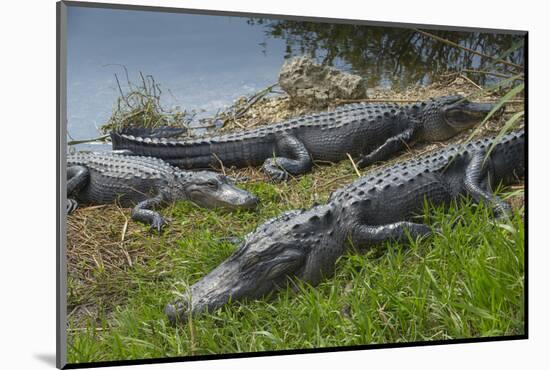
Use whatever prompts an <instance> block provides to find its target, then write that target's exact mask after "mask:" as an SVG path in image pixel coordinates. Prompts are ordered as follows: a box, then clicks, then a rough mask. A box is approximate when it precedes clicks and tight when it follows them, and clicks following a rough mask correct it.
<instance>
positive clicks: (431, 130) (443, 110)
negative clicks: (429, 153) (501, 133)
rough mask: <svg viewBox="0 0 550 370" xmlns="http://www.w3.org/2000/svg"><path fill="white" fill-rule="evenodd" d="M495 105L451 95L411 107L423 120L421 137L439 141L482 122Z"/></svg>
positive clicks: (419, 118) (416, 115)
mask: <svg viewBox="0 0 550 370" xmlns="http://www.w3.org/2000/svg"><path fill="white" fill-rule="evenodd" d="M493 107H494V104H490V103H474V102H471V101H469V100H467V99H466V98H464V97H462V96H460V95H451V96H443V97H440V98H436V99H432V100H429V101H426V102H422V103H417V104H413V105H411V106H410V109H411V110H412V114H413V115H414V116H415V117H416V118H417V119H418V120H419V121H420V122H421V125H422V130H421V134H420V135H421V139H423V140H429V141H438V140H446V139H449V138H451V137H453V136H454V135H456V134H457V133H459V132H460V131H463V130H466V129H468V128H471V127H473V126H475V125H477V124H478V123H481V121H482V120H483V119H484V118H485V117H486V116H487V114H488V113H489V112H490V111H491V109H493Z"/></svg>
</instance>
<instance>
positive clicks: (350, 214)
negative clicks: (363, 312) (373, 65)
mask: <svg viewBox="0 0 550 370" xmlns="http://www.w3.org/2000/svg"><path fill="white" fill-rule="evenodd" d="M494 140H495V139H494V138H492V139H488V138H485V139H481V140H477V141H475V142H472V143H470V144H467V145H466V146H460V145H453V146H449V147H447V148H445V149H443V150H440V151H436V152H434V153H432V154H428V155H424V156H422V157H419V158H417V159H411V160H408V161H405V162H402V163H397V164H395V165H393V166H390V167H388V168H385V169H380V170H376V171H374V172H372V173H370V174H367V175H366V176H363V177H361V178H359V179H357V180H356V181H355V182H353V183H352V184H350V185H348V186H345V187H343V188H341V189H339V190H337V191H335V192H334V193H332V194H331V196H330V198H329V200H328V202H327V203H326V204H324V205H319V206H316V207H313V208H311V209H309V210H306V211H290V212H286V213H284V214H282V215H281V216H279V217H276V218H274V219H271V220H269V221H267V222H265V223H264V224H263V225H261V226H259V227H258V228H257V229H256V230H255V231H254V232H252V233H250V234H248V235H247V236H246V237H245V240H244V241H243V243H242V245H241V246H240V247H239V248H238V249H237V250H236V251H235V253H234V254H233V255H232V256H230V257H229V258H228V259H227V260H225V261H224V262H223V263H221V264H220V265H219V266H218V267H217V268H215V269H214V270H213V271H212V272H210V273H209V274H208V275H206V276H205V277H204V278H202V279H201V280H199V281H198V282H197V283H195V284H194V285H192V286H191V287H190V289H189V291H188V292H187V294H184V297H187V298H186V299H184V300H182V299H179V300H177V301H175V302H174V303H172V304H169V305H167V306H166V308H165V313H166V314H167V316H168V318H169V320H170V321H171V322H177V321H185V320H186V319H187V317H188V316H189V315H190V314H195V313H200V312H202V311H212V310H215V309H217V308H219V307H221V306H222V305H224V304H226V303H227V302H228V301H229V300H230V299H231V300H232V301H238V300H242V299H245V298H258V297H261V296H263V295H265V294H267V293H269V292H271V291H273V290H277V289H280V288H283V287H284V286H286V283H287V281H288V279H289V278H298V279H300V280H302V281H304V282H307V283H308V284H311V285H316V284H318V283H319V282H320V281H321V279H323V278H326V277H330V276H331V275H332V274H333V272H334V268H335V263H336V260H337V259H338V257H340V256H341V255H342V254H343V253H344V252H345V251H346V250H347V249H348V247H349V246H350V243H351V244H352V245H354V246H356V247H358V248H365V247H367V248H368V247H369V246H372V245H375V244H379V243H382V242H384V241H387V240H396V241H405V242H406V241H407V240H408V239H407V238H408V236H407V232H406V230H408V233H410V236H412V237H413V238H416V237H419V236H424V235H428V234H430V233H431V228H430V227H429V226H427V225H425V224H420V223H414V222H411V219H412V218H413V217H414V216H415V215H417V214H421V213H423V209H424V204H425V201H428V202H430V203H431V204H433V205H434V206H438V205H446V204H449V203H450V202H451V201H452V200H453V199H457V198H459V197H460V196H470V197H471V198H472V199H473V201H476V202H479V201H485V202H488V204H490V205H491V207H492V208H493V210H494V213H495V215H497V216H499V217H503V216H504V215H507V214H509V212H510V209H509V206H508V204H507V203H505V202H504V201H502V200H500V199H499V198H497V197H496V196H493V194H492V192H491V188H493V187H494V186H495V185H497V184H510V183H513V182H515V181H517V179H518V178H519V177H523V175H524V171H525V163H524V133H523V130H522V131H518V132H515V133H511V134H508V135H506V136H504V137H503V138H502V139H501V140H500V141H499V142H498V143H497V144H496V145H495V146H494V147H493V149H492V151H491V152H490V155H489V156H488V157H487V156H486V153H487V151H488V149H489V148H490V147H491V146H492V143H493V141H494Z"/></svg>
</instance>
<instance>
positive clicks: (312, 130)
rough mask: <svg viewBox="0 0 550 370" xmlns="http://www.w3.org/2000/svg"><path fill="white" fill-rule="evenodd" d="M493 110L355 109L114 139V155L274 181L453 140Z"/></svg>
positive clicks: (446, 104) (450, 99) (464, 105)
mask: <svg viewBox="0 0 550 370" xmlns="http://www.w3.org/2000/svg"><path fill="white" fill-rule="evenodd" d="M492 108H493V105H492V104H483V103H472V102H469V101H468V100H466V99H465V98H463V97H461V96H446V97H441V98H437V99H431V100H428V101H425V102H421V103H416V104H409V105H404V106H400V105H396V104H373V103H369V104H349V105H345V106H341V107H339V108H337V109H335V110H334V111H330V112H325V113H320V114H313V115H308V116H303V117H299V118H294V119H291V120H288V121H284V122H281V123H276V124H272V125H267V126H263V127H259V128H255V129H252V130H248V131H241V132H235V133H230V134H225V135H220V136H213V137H207V138H201V139H192V140H191V139H188V140H174V139H169V138H162V137H160V138H159V137H158V135H157V136H156V137H151V136H139V135H138V136H136V135H137V134H136V132H135V131H134V132H125V131H124V130H122V131H119V132H112V133H111V139H112V144H113V149H116V150H128V151H129V152H132V153H134V154H137V155H147V156H153V157H158V158H162V159H164V160H166V161H167V162H169V163H171V164H173V165H176V166H178V167H182V168H187V169H190V168H208V167H212V166H214V167H215V166H219V164H220V162H221V163H223V165H224V166H226V167H231V166H235V167H238V168H240V167H248V166H258V165H261V164H263V169H264V171H265V172H266V173H267V174H268V175H269V176H270V177H271V178H272V179H274V180H285V179H287V178H288V174H291V175H298V174H301V173H305V172H307V171H309V170H310V169H311V167H312V165H313V160H320V161H328V162H336V161H340V160H342V159H345V158H346V157H347V154H349V155H351V156H352V157H355V158H358V163H357V164H358V166H359V167H365V166H368V165H369V164H371V163H374V162H377V161H381V160H385V159H388V158H389V157H390V156H391V155H392V154H394V153H397V152H399V151H401V150H403V149H405V148H407V146H410V145H412V144H413V143H414V142H415V141H439V140H446V139H448V138H450V137H452V136H454V135H456V134H457V133H459V132H460V131H463V130H466V129H468V128H470V127H472V126H474V125H475V124H477V123H479V122H481V120H482V119H483V118H484V117H485V116H486V115H487V113H488V112H489V111H490V110H491V109H492Z"/></svg>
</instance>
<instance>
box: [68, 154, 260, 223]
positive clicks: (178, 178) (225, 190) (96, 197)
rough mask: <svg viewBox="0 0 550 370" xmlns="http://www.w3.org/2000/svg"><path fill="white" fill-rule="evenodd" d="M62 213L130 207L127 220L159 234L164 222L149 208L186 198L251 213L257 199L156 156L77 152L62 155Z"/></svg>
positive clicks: (217, 177) (220, 180)
mask: <svg viewBox="0 0 550 370" xmlns="http://www.w3.org/2000/svg"><path fill="white" fill-rule="evenodd" d="M67 195H68V196H70V197H74V198H69V199H68V202H67V212H68V213H72V212H73V211H74V210H75V209H76V208H77V207H78V202H82V203H89V204H105V203H112V202H114V201H117V202H119V204H120V205H122V206H123V207H128V206H132V205H133V206H135V207H134V209H133V211H132V219H134V220H136V221H141V222H144V223H147V224H150V225H151V227H152V228H153V229H156V230H158V231H159V232H160V231H161V229H162V227H163V226H164V225H165V224H166V222H165V220H164V219H163V218H162V216H160V215H159V214H158V213H157V212H155V211H154V210H152V209H153V208H157V207H160V206H162V205H164V204H166V203H168V202H172V201H176V200H189V201H191V202H193V203H195V204H197V205H199V206H202V207H205V208H215V207H225V208H229V209H237V208H242V209H251V208H254V207H256V205H257V204H258V199H257V198H256V197H255V196H253V195H252V194H250V193H248V192H246V191H244V190H242V189H239V188H237V187H235V186H234V185H233V184H232V183H231V179H229V178H227V177H226V176H223V175H221V174H218V173H216V172H212V171H197V172H191V171H184V170H181V169H179V168H176V167H173V166H172V165H170V164H168V163H166V162H164V161H163V160H161V159H159V158H151V157H141V156H133V155H132V156H128V155H123V154H116V153H91V152H78V153H76V154H71V155H68V156H67Z"/></svg>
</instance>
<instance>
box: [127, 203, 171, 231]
mask: <svg viewBox="0 0 550 370" xmlns="http://www.w3.org/2000/svg"><path fill="white" fill-rule="evenodd" d="M163 204H164V196H163V195H162V194H159V195H157V196H156V197H154V198H149V199H146V200H144V201H142V202H140V203H138V204H137V205H136V206H135V207H134V209H133V210H132V219H133V220H135V221H140V222H143V223H146V224H149V225H151V228H152V229H156V230H157V231H158V232H159V234H160V232H161V231H162V227H163V226H164V225H166V221H165V220H164V218H162V216H161V215H160V214H158V213H157V212H155V211H153V210H151V209H150V208H156V207H159V206H161V205H163Z"/></svg>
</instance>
